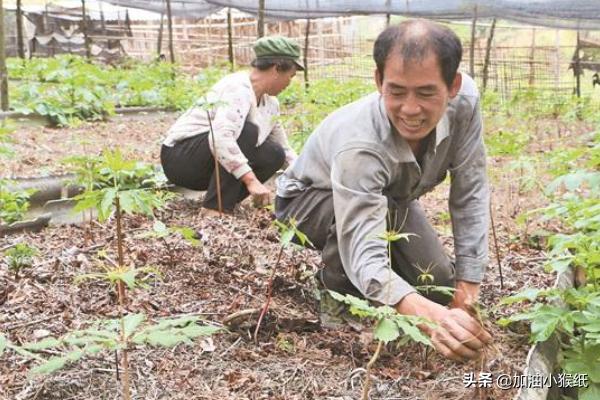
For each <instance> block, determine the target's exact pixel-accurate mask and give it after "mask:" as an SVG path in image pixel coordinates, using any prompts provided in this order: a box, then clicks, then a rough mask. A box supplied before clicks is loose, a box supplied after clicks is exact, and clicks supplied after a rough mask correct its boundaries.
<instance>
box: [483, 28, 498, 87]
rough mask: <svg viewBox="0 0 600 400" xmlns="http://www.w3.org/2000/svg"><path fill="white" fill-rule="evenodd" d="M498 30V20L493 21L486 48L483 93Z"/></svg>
mask: <svg viewBox="0 0 600 400" xmlns="http://www.w3.org/2000/svg"><path fill="white" fill-rule="evenodd" d="M495 30H496V18H494V19H493V20H492V26H490V34H489V35H488V38H487V43H486V46H485V60H484V61H483V85H482V86H483V87H482V92H485V89H486V87H487V81H488V72H489V68H490V54H491V52H492V41H493V40H494V31H495Z"/></svg>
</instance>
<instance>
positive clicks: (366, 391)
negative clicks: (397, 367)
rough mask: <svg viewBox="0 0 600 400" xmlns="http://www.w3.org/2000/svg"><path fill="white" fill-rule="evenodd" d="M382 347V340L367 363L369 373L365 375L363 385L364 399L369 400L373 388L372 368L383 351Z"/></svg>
mask: <svg viewBox="0 0 600 400" xmlns="http://www.w3.org/2000/svg"><path fill="white" fill-rule="evenodd" d="M382 347H383V342H382V341H381V340H380V341H379V343H377V349H376V350H375V353H373V356H372V357H371V359H370V360H369V362H368V363H367V375H366V377H365V384H364V386H363V392H362V400H369V389H370V388H371V368H372V367H373V365H374V364H375V362H376V361H377V359H378V358H379V353H380V352H381V348H382Z"/></svg>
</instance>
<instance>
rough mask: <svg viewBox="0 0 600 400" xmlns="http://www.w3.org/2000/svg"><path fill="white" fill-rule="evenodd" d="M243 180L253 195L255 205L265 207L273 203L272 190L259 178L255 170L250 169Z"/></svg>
mask: <svg viewBox="0 0 600 400" xmlns="http://www.w3.org/2000/svg"><path fill="white" fill-rule="evenodd" d="M241 181H242V182H243V183H244V185H246V189H247V190H248V193H250V195H251V196H252V202H253V204H254V206H255V207H264V206H266V205H269V204H270V203H271V191H270V190H269V189H268V188H267V187H266V186H265V185H263V184H262V183H261V182H260V181H259V180H258V178H257V177H256V175H254V172H252V171H250V172H248V173H246V174H244V175H243V176H242V177H241Z"/></svg>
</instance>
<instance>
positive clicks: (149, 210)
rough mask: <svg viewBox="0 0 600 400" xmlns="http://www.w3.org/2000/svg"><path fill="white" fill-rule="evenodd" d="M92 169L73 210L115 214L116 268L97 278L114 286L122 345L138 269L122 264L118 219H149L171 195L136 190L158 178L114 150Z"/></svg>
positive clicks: (101, 215)
mask: <svg viewBox="0 0 600 400" xmlns="http://www.w3.org/2000/svg"><path fill="white" fill-rule="evenodd" d="M96 168H97V169H96V172H95V173H94V176H95V177H97V178H98V179H99V180H98V182H96V183H94V184H93V185H92V187H93V189H92V190H87V191H85V192H83V193H82V194H80V195H78V196H76V197H75V199H76V200H77V204H76V206H75V208H74V209H75V211H83V210H86V209H88V208H92V207H93V208H95V209H96V210H97V211H98V217H99V219H100V221H105V220H107V219H108V218H109V217H110V215H112V214H113V212H114V214H115V223H116V236H117V240H116V242H117V255H118V259H117V262H116V263H115V264H116V265H114V266H113V268H112V269H108V270H107V272H106V273H104V274H101V275H100V277H103V278H106V279H108V280H109V281H111V282H112V283H114V284H115V286H116V289H117V297H118V301H119V315H120V316H121V318H120V325H121V326H120V328H121V332H120V333H121V341H122V342H123V343H126V340H127V337H126V336H127V335H126V334H127V330H126V325H125V317H124V306H125V303H126V302H127V293H126V285H127V286H128V287H132V286H135V282H136V281H135V277H136V275H137V273H138V272H140V269H136V268H132V267H128V266H126V265H125V254H124V249H123V232H122V216H123V213H129V214H133V213H141V214H145V215H150V216H152V215H153V212H154V209H156V208H160V207H162V206H163V205H164V202H165V200H166V199H167V198H170V197H171V196H170V195H165V194H163V193H162V192H161V191H159V190H157V189H156V188H153V187H148V188H144V187H140V186H143V185H148V184H156V183H157V182H158V181H160V179H159V178H156V177H155V176H154V175H151V176H150V177H148V173H149V172H150V171H151V168H149V167H146V166H144V165H141V164H140V163H136V162H135V161H132V160H125V159H124V158H123V156H122V154H121V152H120V151H119V150H118V149H117V150H114V151H108V150H105V151H104V152H103V154H102V158H101V160H100V161H99V163H98V164H97V166H96ZM140 178H141V182H140ZM121 354H122V357H121V362H122V366H123V394H124V398H125V399H126V400H129V398H130V386H129V366H128V365H129V364H128V359H127V348H126V347H125V348H123V349H122V351H121Z"/></svg>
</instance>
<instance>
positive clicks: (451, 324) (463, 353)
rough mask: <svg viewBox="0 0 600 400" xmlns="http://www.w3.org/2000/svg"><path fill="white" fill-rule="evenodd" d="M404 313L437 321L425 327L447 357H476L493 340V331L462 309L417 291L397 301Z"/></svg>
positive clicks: (433, 341) (460, 358) (436, 347)
mask: <svg viewBox="0 0 600 400" xmlns="http://www.w3.org/2000/svg"><path fill="white" fill-rule="evenodd" d="M396 310H397V311H398V312H399V313H401V314H410V315H417V316H421V317H425V318H428V319H430V320H431V321H433V322H434V323H436V324H437V326H436V327H435V328H423V330H424V331H425V332H426V333H427V334H428V335H429V336H430V337H431V341H432V343H433V346H434V347H435V349H436V350H437V351H439V352H440V353H442V354H443V355H444V356H445V357H447V358H450V359H452V360H456V361H464V360H467V359H476V358H478V357H479V356H480V354H481V351H482V349H483V348H484V347H485V345H486V344H487V343H489V341H490V340H491V338H492V337H491V335H490V334H489V333H488V332H487V331H486V330H485V329H484V328H483V327H482V326H481V325H480V323H479V321H477V320H476V319H475V318H473V317H472V316H471V315H469V314H468V313H467V312H465V311H464V310H462V309H459V308H454V309H448V308H446V307H444V306H441V305H439V304H437V303H434V302H433V301H431V300H428V299H426V298H425V297H423V296H421V295H420V294H418V293H411V294H409V295H407V296H406V297H404V298H403V299H402V301H400V303H398V304H397V305H396Z"/></svg>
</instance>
